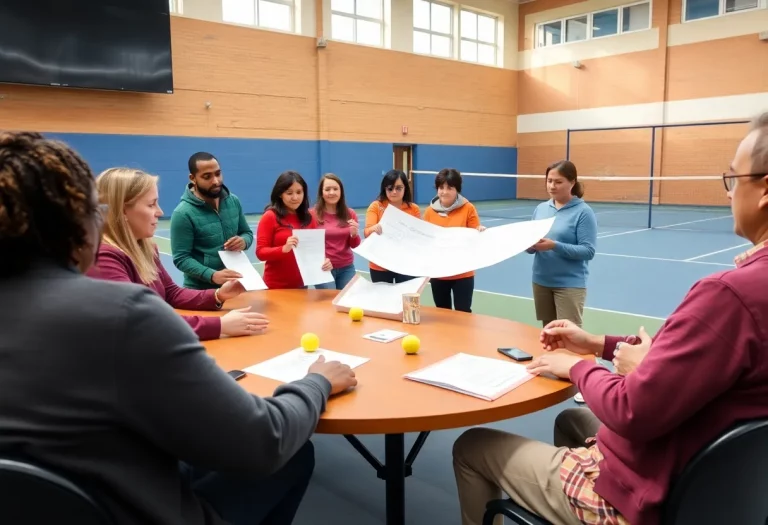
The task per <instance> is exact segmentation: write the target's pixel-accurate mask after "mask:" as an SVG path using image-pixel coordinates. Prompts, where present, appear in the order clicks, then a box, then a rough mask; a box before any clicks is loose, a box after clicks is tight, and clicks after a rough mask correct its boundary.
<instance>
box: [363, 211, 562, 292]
mask: <svg viewBox="0 0 768 525" xmlns="http://www.w3.org/2000/svg"><path fill="white" fill-rule="evenodd" d="M554 222H555V218H554V217H551V218H549V219H541V220H535V221H525V222H516V223H512V224H505V225H503V226H496V227H494V228H488V229H487V230H485V231H482V232H480V231H477V230H475V229H473V228H444V227H442V226H438V225H436V224H432V223H429V222H426V221H423V220H421V219H417V218H416V217H413V216H411V215H409V214H407V213H405V212H404V211H402V210H398V209H397V208H396V207H395V206H387V209H386V210H385V211H384V214H383V215H382V217H381V221H380V222H379V224H381V234H380V235H379V234H376V233H374V234H371V235H369V236H368V237H367V238H366V239H365V240H364V241H363V242H362V243H361V244H360V246H358V247H357V248H355V249H354V250H353V251H354V252H356V253H357V254H358V255H360V256H361V257H364V258H365V259H367V260H368V261H370V262H372V263H374V264H377V265H379V266H381V267H382V268H386V269H387V270H390V271H393V272H397V273H402V274H404V275H410V276H413V277H432V278H436V279H439V278H441V277H450V276H453V275H458V274H461V273H465V272H470V271H474V270H478V269H480V268H486V267H488V266H493V265H494V264H498V263H500V262H501V261H504V260H506V259H509V258H510V257H514V256H515V255H517V254H519V253H521V252H524V251H525V250H527V249H528V248H530V247H531V246H533V245H534V244H536V243H537V242H538V241H539V240H540V239H542V238H544V237H546V235H547V233H549V230H550V229H551V228H552V224H554Z"/></svg>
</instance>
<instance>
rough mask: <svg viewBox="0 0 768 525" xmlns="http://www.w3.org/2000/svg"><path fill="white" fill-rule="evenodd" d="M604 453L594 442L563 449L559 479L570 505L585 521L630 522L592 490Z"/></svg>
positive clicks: (598, 523)
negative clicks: (580, 446) (566, 449)
mask: <svg viewBox="0 0 768 525" xmlns="http://www.w3.org/2000/svg"><path fill="white" fill-rule="evenodd" d="M602 459H603V454H602V453H601V452H600V449H599V448H598V446H597V444H595V445H593V446H591V447H589V448H575V449H569V450H568V451H566V453H565V455H564V456H563V462H562V464H561V465H560V480H561V481H562V482H563V491H564V492H565V495H566V497H567V498H568V501H569V503H570V504H571V509H572V510H573V512H574V513H575V514H576V516H577V517H578V518H579V520H581V522H582V523H584V524H587V525H629V522H628V521H627V520H626V519H624V517H623V516H622V515H621V514H619V512H618V511H617V510H616V509H615V508H613V507H612V506H611V504H610V503H608V502H607V501H605V500H604V499H603V498H602V497H601V496H599V495H598V494H597V493H595V490H594V488H595V480H596V479H597V477H598V476H599V475H600V467H599V465H600V461H602Z"/></svg>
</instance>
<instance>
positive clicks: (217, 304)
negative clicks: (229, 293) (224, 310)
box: [213, 288, 224, 308]
mask: <svg viewBox="0 0 768 525" xmlns="http://www.w3.org/2000/svg"><path fill="white" fill-rule="evenodd" d="M213 298H214V299H215V300H216V308H221V307H222V305H223V304H224V303H222V302H221V299H219V289H218V288H216V291H215V292H213Z"/></svg>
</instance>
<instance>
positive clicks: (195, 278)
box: [171, 152, 253, 290]
mask: <svg viewBox="0 0 768 525" xmlns="http://www.w3.org/2000/svg"><path fill="white" fill-rule="evenodd" d="M189 180H190V182H189V184H188V185H187V190H186V191H185V192H184V195H182V197H181V202H180V203H179V205H178V206H176V209H175V210H173V215H171V251H172V252H173V264H174V265H175V266H176V268H178V269H179V270H181V272H182V273H183V274H184V287H185V288H192V289H195V290H206V289H209V288H218V287H219V286H221V285H222V284H224V283H225V282H227V281H231V280H233V279H238V278H240V277H242V275H240V274H239V273H237V272H235V271H233V270H227V269H226V268H225V267H224V263H222V262H221V257H219V250H230V251H244V250H247V249H248V248H250V247H251V245H252V244H253V231H252V230H251V228H250V226H248V221H246V220H245V215H244V214H243V207H242V206H241V205H240V200H239V199H238V198H237V197H236V196H235V195H234V194H232V193H230V191H229V189H228V188H227V187H226V186H225V185H224V179H223V177H222V174H221V167H220V166H219V161H218V160H216V157H214V156H213V155H211V154H210V153H204V152H198V153H195V154H194V155H192V156H191V157H190V158H189Z"/></svg>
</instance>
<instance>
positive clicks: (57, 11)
mask: <svg viewBox="0 0 768 525" xmlns="http://www.w3.org/2000/svg"><path fill="white" fill-rule="evenodd" d="M170 24H171V21H170V13H169V5H168V0H1V1H0V82H5V83H14V84H32V85H46V86H61V87H76V88H86V89H108V90H120V91H138V92H150V93H173V67H172V61H171V25H170Z"/></svg>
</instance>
